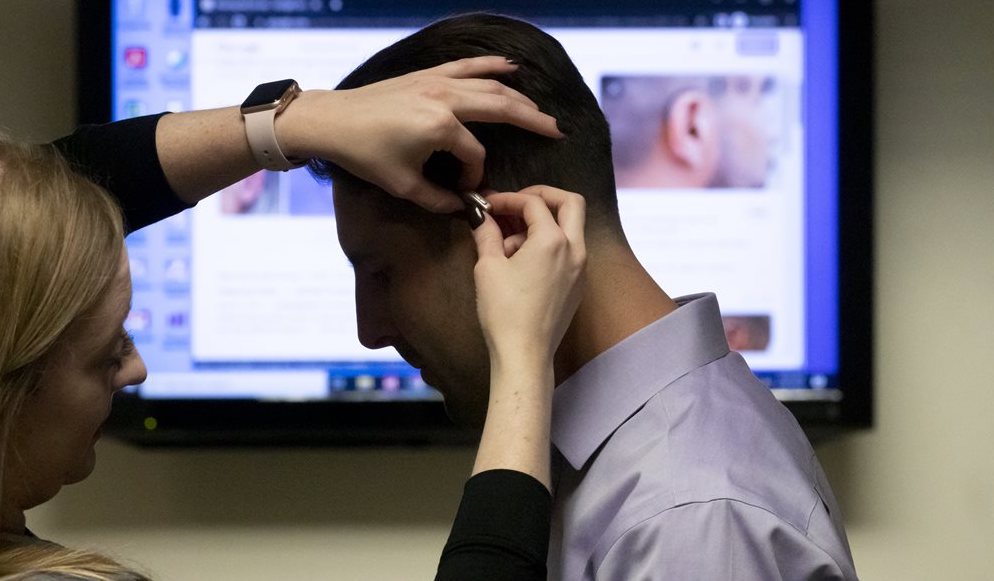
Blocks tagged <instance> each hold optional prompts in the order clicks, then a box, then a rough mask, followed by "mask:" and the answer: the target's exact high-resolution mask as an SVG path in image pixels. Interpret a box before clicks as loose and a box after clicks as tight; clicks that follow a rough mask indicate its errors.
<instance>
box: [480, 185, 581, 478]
mask: <svg viewBox="0 0 994 581" xmlns="http://www.w3.org/2000/svg"><path fill="white" fill-rule="evenodd" d="M487 200H488V201H490V203H491V204H493V213H494V214H495V215H498V216H501V217H503V218H504V219H508V218H509V219H510V221H511V222H518V223H522V224H523V225H524V230H523V231H521V232H515V233H511V234H510V235H509V236H507V237H505V235H504V233H503V232H502V231H501V228H500V226H498V225H497V222H496V221H495V220H494V218H493V217H491V216H486V217H485V220H484V222H483V224H481V225H480V226H479V227H478V228H477V229H476V230H475V231H474V232H473V237H474V239H475V241H476V246H477V252H478V254H479V259H478V260H477V263H476V268H475V270H474V277H475V279H476V297H477V312H478V314H479V317H480V324H481V325H482V327H483V334H484V337H485V338H486V342H487V346H488V348H489V350H490V401H489V405H488V408H487V420H486V423H485V424H484V427H483V435H482V437H481V439H480V448H479V451H478V452H477V456H476V463H475V464H474V466H473V474H478V473H480V472H483V471H485V470H493V469H498V468H502V469H509V470H518V471H520V472H524V473H526V474H530V475H531V476H533V477H535V478H536V479H538V480H539V481H540V482H541V483H542V484H544V485H545V486H546V488H549V487H550V483H551V478H550V474H549V445H550V444H549V430H550V418H551V414H552V391H553V388H554V383H555V378H554V374H553V368H552V364H553V358H554V356H555V353H556V349H557V348H558V346H559V342H560V341H561V340H562V338H563V335H564V334H565V332H566V329H567V328H569V324H570V322H571V321H572V319H573V315H574V314H575V313H576V309H577V307H578V305H579V304H580V297H581V294H582V293H581V287H582V280H583V270H584V266H585V263H586V247H585V246H584V237H583V225H584V220H585V203H584V200H583V198H582V197H581V196H579V195H577V194H573V193H570V192H565V191H563V190H559V189H556V188H551V187H548V186H533V187H530V188H526V189H524V190H522V191H521V192H519V193H503V194H492V195H490V196H488V197H487Z"/></svg>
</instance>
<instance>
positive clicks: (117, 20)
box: [81, 0, 869, 440]
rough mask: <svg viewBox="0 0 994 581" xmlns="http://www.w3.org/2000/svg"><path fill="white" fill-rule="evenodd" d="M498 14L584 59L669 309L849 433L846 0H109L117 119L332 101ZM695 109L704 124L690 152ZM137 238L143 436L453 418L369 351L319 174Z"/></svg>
mask: <svg viewBox="0 0 994 581" xmlns="http://www.w3.org/2000/svg"><path fill="white" fill-rule="evenodd" d="M85 5H89V3H83V4H81V6H85ZM81 9H82V10H86V8H81ZM481 9H483V10H486V11H490V12H497V13H503V14H507V15H511V16H517V17H521V18H524V19H526V20H529V21H531V22H533V23H535V24H537V25H539V26H541V27H542V28H543V29H544V30H546V31H547V32H549V33H550V34H551V35H552V36H554V37H555V38H556V39H558V40H559V41H560V42H561V43H562V45H563V46H564V48H565V49H566V51H567V52H568V53H569V55H570V56H571V57H572V59H573V61H574V62H575V63H576V66H577V68H578V69H579V70H580V72H581V74H582V75H583V77H584V79H585V80H586V82H587V84H588V85H589V87H590V89H591V90H592V91H593V93H594V95H595V96H596V97H597V99H598V101H599V103H600V104H601V107H602V109H603V110H604V112H605V115H606V117H607V119H608V122H609V124H610V127H611V138H612V144H613V154H614V160H613V161H614V166H615V173H616V178H617V188H618V201H619V208H620V211H621V217H622V222H623V225H624V228H625V232H626V234H627V237H628V240H629V242H630V243H631V245H632V247H633V249H634V251H635V253H636V254H637V256H638V257H639V259H640V260H641V262H642V263H643V265H644V266H645V267H646V269H647V270H648V272H649V273H650V274H651V275H652V276H653V277H654V278H655V279H656V280H657V282H658V283H659V284H660V285H661V286H662V287H663V288H664V289H665V290H666V291H667V293H668V294H669V295H670V296H674V297H676V296H680V295H685V294H692V293H697V292H705V291H707V292H712V291H713V292H715V293H717V296H718V300H719V304H720V306H721V310H722V315H723V322H724V326H725V331H726V336H727V338H728V341H729V345H730V347H731V348H732V349H734V350H736V351H739V352H740V353H741V354H742V355H743V357H744V358H745V359H746V361H747V362H748V363H749V365H750V366H751V368H752V369H753V371H754V372H755V373H756V375H757V376H758V377H759V378H760V379H761V380H763V381H764V382H765V383H767V384H768V385H769V387H770V388H771V389H772V390H773V392H774V394H775V395H776V396H777V397H778V398H779V399H781V400H782V401H784V402H788V403H791V402H802V403H803V404H804V405H808V404H812V403H813V404H815V405H816V406H818V407H817V409H818V410H820V411H818V412H817V413H816V414H815V415H816V416H818V419H821V420H832V419H833V417H834V418H836V419H837V418H838V417H840V415H845V413H844V412H845V409H846V408H845V405H846V403H845V402H846V400H847V398H849V397H850V395H851V393H853V392H856V391H860V392H861V393H860V394H858V395H856V396H853V397H855V398H856V399H859V400H866V399H867V394H866V391H867V390H869V384H868V381H869V378H868V377H862V379H861V381H864V380H865V384H861V385H846V384H844V383H843V382H842V381H840V378H841V377H843V376H844V373H843V371H844V370H842V369H841V367H843V365H842V362H841V359H842V357H841V355H840V353H841V351H842V350H843V344H844V341H843V340H842V339H843V337H842V336H841V334H840V333H841V331H840V329H842V328H843V327H845V328H846V329H848V330H849V332H850V333H869V321H868V320H867V321H866V322H865V325H864V326H861V325H863V323H853V322H849V323H848V326H846V325H844V324H843V322H842V315H843V314H842V312H841V310H842V309H841V308H840V304H841V303H840V289H844V285H843V284H842V282H841V279H840V257H841V252H842V250H841V248H842V244H843V242H841V241H840V232H843V231H844V229H843V228H842V227H841V225H840V203H842V204H845V203H846V201H845V199H844V197H845V193H844V192H842V191H841V188H840V171H841V169H840V168H841V167H842V164H841V163H840V155H843V156H844V155H846V154H847V152H846V150H845V144H843V143H840V127H841V125H842V124H841V123H840V111H839V108H840V94H841V90H840V78H839V70H840V66H839V63H840V54H841V50H842V47H841V46H840V30H841V27H840V21H839V6H838V5H837V2H836V0H735V1H731V0H728V1H723V0H695V1H687V2H651V3H649V2H634V1H628V2H624V1H623V2H612V3H602V2H587V1H583V2H542V3H536V2H491V3H488V4H486V5H484V4H481V3H479V2H460V1H457V0H451V1H436V0H428V1H424V2H417V3H414V2H411V3H406V2H386V1H358V0H354V1H350V0H330V1H328V0H161V1H158V0H114V1H112V2H110V4H109V7H108V15H107V16H109V20H110V22H109V25H108V27H107V30H109V34H108V35H107V37H108V38H107V42H108V46H109V53H110V57H111V58H110V63H107V64H108V66H109V71H110V75H109V81H110V82H109V85H110V86H109V92H108V94H109V103H108V105H109V110H110V114H111V117H112V118H113V119H125V118H129V117H135V116H140V115H145V114H151V113H156V112H160V111H165V110H168V111H186V110H192V109H205V108H212V107H222V106H230V105H236V104H238V103H240V102H241V101H242V100H243V99H244V97H245V96H246V95H248V94H249V92H251V90H252V89H253V88H254V87H255V86H256V85H257V84H259V83H263V82H267V81H272V80H277V79H284V78H293V79H296V80H297V81H298V82H299V84H300V85H301V86H302V87H303V88H304V89H317V88H322V89H330V88H333V87H334V86H335V85H336V84H337V82H338V81H339V80H341V79H342V78H343V77H344V76H345V75H347V74H348V73H349V72H351V71H352V70H353V69H354V68H355V67H356V66H358V65H359V64H361V63H362V62H363V61H364V60H365V59H367V58H368V57H369V56H371V55H372V54H374V53H375V52H376V51H378V50H379V49H381V48H383V47H385V46H387V45H389V44H391V43H393V42H395V41H397V40H399V39H400V38H403V37H404V36H406V35H408V34H410V33H412V32H414V31H415V30H417V29H418V28H419V27H421V26H424V25H426V24H428V23H430V22H432V21H433V20H436V19H438V18H440V17H444V16H446V15H451V14H456V13H460V12H467V11H474V10H481ZM90 36H92V33H91V34H90ZM84 74H85V73H84ZM866 82H867V83H868V82H869V81H866ZM691 116H696V117H695V119H699V120H700V119H703V120H704V125H700V126H699V130H698V131H697V133H695V134H694V135H693V136H692V137H693V138H688V137H687V134H688V132H687V131H681V127H683V125H681V124H687V123H689V121H688V119H689V117H691ZM357 139H361V136H358V137H357ZM863 146H865V144H863ZM867 186H868V184H867ZM859 193H860V192H857V193H856V194H859ZM127 244H128V250H129V254H130V260H131V271H132V277H133V287H134V298H133V310H132V312H131V315H130V316H129V318H128V320H127V322H126V327H127V328H128V330H129V331H130V332H131V333H132V334H133V335H134V337H135V341H136V344H137V346H138V348H139V349H140V350H141V353H142V355H143V357H144V358H145V361H146V363H147V365H148V368H149V375H148V379H147V380H146V381H145V382H144V383H143V384H141V385H139V386H135V387H133V388H129V389H128V391H127V393H125V394H123V398H122V399H131V400H132V404H133V403H134V401H141V402H142V406H141V407H140V410H141V411H140V412H139V413H137V415H135V411H134V410H135V409H137V408H135V407H134V406H133V405H132V406H131V407H129V406H128V405H125V406H120V407H121V409H123V410H124V411H122V412H121V413H122V414H131V415H132V416H134V417H126V418H123V420H122V421H124V422H125V423H127V424H128V425H131V426H132V427H136V428H138V432H141V431H142V430H144V432H155V431H157V430H159V431H166V430H167V429H168V428H169V425H166V424H167V423H169V422H165V423H164V422H162V421H161V418H160V417H159V415H157V413H156V411H155V410H156V409H166V408H163V407H162V406H163V405H167V404H168V405H175V404H182V405H188V406H195V405H197V402H198V401H199V402H201V404H206V403H207V402H210V405H211V406H214V407H213V408H211V409H214V410H217V413H216V414H214V416H215V420H216V421H217V422H219V423H224V422H228V421H231V422H234V423H236V424H237V423H238V420H237V417H236V416H237V415H238V413H237V411H233V410H238V409H239V408H238V406H239V405H243V404H246V403H250V402H254V403H253V405H256V404H258V405H262V406H265V404H280V406H279V407H280V408H281V409H288V406H291V405H296V406H298V407H299V406H306V405H308V404H325V405H326V404H334V405H335V406H337V407H339V408H342V406H346V405H349V404H364V405H365V409H371V410H373V411H372V412H370V413H371V415H370V416H369V417H370V420H369V421H370V422H372V424H376V423H377V419H376V417H377V416H376V413H377V412H376V409H377V408H376V407H375V406H374V407H372V408H370V404H383V405H381V407H380V409H386V407H385V406H387V405H389V404H401V407H398V408H397V409H403V407H402V405H403V404H404V403H409V404H410V403H417V404H420V405H427V406H434V407H438V408H439V409H440V406H441V396H440V395H439V394H438V393H437V392H436V391H435V390H434V389H432V388H431V387H430V386H429V385H426V384H425V382H424V381H423V380H422V378H421V377H420V375H419V372H418V370H416V369H414V368H412V367H410V366H409V365H407V364H406V363H405V362H404V361H403V360H402V359H401V358H400V356H399V355H398V354H397V353H396V352H395V351H393V350H392V349H381V350H368V349H366V348H364V347H363V346H361V345H360V344H359V341H358V339H357V336H356V335H357V333H356V318H355V306H354V288H353V273H352V269H351V265H350V264H349V261H348V260H347V259H346V257H345V256H344V254H343V253H342V250H341V248H340V246H339V244H338V242H337V238H336V227H335V213H334V206H333V204H332V185H331V184H328V183H321V182H318V181H316V180H315V179H313V178H312V176H311V175H310V174H309V173H308V172H307V171H306V170H295V171H290V172H285V173H283V172H265V171H263V172H259V173H257V174H255V175H252V176H250V177H248V178H246V179H245V180H242V181H241V182H239V183H237V184H234V185H232V186H230V187H228V188H225V189H224V190H222V191H221V192H219V193H217V194H216V195H214V196H211V197H210V198H208V199H206V200H204V201H202V202H200V203H199V204H198V205H197V206H196V207H195V208H193V209H191V210H188V211H186V212H183V213H181V214H179V215H176V216H174V217H172V218H169V219H167V220H165V221H163V222H161V223H159V224H155V225H152V226H149V227H147V228H145V229H143V230H140V231H138V232H135V233H132V234H131V235H130V236H129V237H128V239H127ZM864 367H865V366H864ZM865 371H866V370H865V369H864V370H861V372H865ZM864 375H865V373H864ZM225 402H229V404H230V405H227V406H226V405H225ZM791 405H793V404H792V403H791ZM156 406H159V407H158V408H156ZM863 407H865V405H864V406H863ZM809 408H810V405H809ZM172 409H176V408H172ZM202 409H204V408H202ZM342 409H348V408H342ZM355 409H358V408H355ZM129 410H130V411H129ZM832 410H834V411H832ZM854 413H855V414H856V416H852V414H854ZM868 413H869V412H868V408H867V409H863V410H861V411H859V412H853V411H852V409H851V408H850V416H851V417H850V419H852V418H853V417H857V416H858V417H859V418H862V419H858V421H863V422H865V421H867V420H868V415H867V414H868ZM173 423H175V422H173ZM182 423H183V422H182V421H180V422H179V424H182ZM139 425H140V428H139ZM186 427H187V428H189V426H186ZM328 428H329V429H334V426H328ZM372 428H373V429H375V425H374V426H372ZM313 429H316V428H314V427H313V426H312V430H313ZM187 435H188V436H189V433H188V434H187ZM193 439H194V440H195V439H196V438H193Z"/></svg>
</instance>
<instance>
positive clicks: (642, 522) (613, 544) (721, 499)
mask: <svg viewBox="0 0 994 581" xmlns="http://www.w3.org/2000/svg"><path fill="white" fill-rule="evenodd" d="M718 502H728V503H730V504H737V505H742V506H745V507H748V508H753V509H756V510H760V511H762V512H765V513H767V514H769V515H770V516H772V517H773V518H774V519H776V520H777V521H778V522H780V523H783V524H785V525H787V526H789V527H790V528H792V529H794V530H795V531H797V532H798V533H800V534H801V535H803V536H804V538H805V539H808V541H810V542H811V544H812V545H813V546H814V547H815V548H816V549H818V551H820V552H821V553H823V554H824V555H825V556H826V557H827V558H828V559H830V560H831V561H832V563H833V564H834V565H835V566H836V567H837V568H838V569H839V571H846V569H845V568H844V567H842V566H841V565H840V564H839V562H838V561H837V560H836V559H835V557H833V556H832V555H831V553H829V552H828V551H826V550H825V549H824V548H823V547H822V546H821V545H819V544H818V543H816V542H815V541H814V539H812V538H811V537H810V536H809V535H808V533H807V531H802V530H800V529H799V528H797V527H796V526H794V525H793V524H791V523H789V522H788V521H786V520H784V519H783V518H781V517H780V516H779V515H777V514H776V513H774V512H773V511H771V510H769V509H767V508H764V507H762V506H759V505H756V504H752V503H750V502H747V501H744V500H742V499H738V498H728V497H717V498H711V499H708V500H695V501H690V502H682V503H680V504H675V505H673V506H668V507H666V508H664V509H662V510H660V511H658V512H656V513H654V514H651V515H649V516H647V517H645V518H643V519H642V520H640V521H638V522H636V523H634V524H632V526H630V527H628V528H627V529H625V530H624V532H622V533H621V534H619V535H618V536H617V538H615V539H614V540H613V541H612V542H611V546H610V547H608V549H607V550H606V551H604V557H603V558H602V559H601V560H600V563H597V567H596V568H595V572H596V573H600V569H601V566H603V564H604V561H607V557H608V555H610V554H611V552H612V551H613V550H614V548H615V547H616V546H617V545H618V543H619V542H620V541H621V539H623V538H625V537H626V536H627V535H628V534H629V533H631V532H632V531H634V530H635V529H637V528H639V527H641V526H643V525H645V524H646V523H648V522H649V521H651V520H654V519H656V518H657V517H660V516H662V515H663V514H665V513H667V512H671V511H673V510H674V509H677V508H684V507H688V506H693V505H704V504H712V503H718ZM818 502H820V501H816V502H815V506H814V507H813V508H812V512H813V511H814V509H815V508H817V506H818ZM809 518H810V517H809Z"/></svg>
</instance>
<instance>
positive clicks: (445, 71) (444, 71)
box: [412, 56, 518, 79]
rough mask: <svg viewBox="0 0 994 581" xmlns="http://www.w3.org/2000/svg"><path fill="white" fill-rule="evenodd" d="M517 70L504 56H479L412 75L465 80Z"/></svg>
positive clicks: (516, 66)
mask: <svg viewBox="0 0 994 581" xmlns="http://www.w3.org/2000/svg"><path fill="white" fill-rule="evenodd" d="M517 68H518V65H516V64H514V63H512V62H510V61H508V60H507V59H506V58H504V57H502V56H478V57H469V58H464V59H459V60H454V61H451V62H447V63H445V64H441V65H438V66H436V67H432V68H430V69H424V70H422V71H418V72H416V73H412V74H413V75H419V76H430V75H439V76H443V77H450V78H453V79H465V78H470V77H485V76H489V75H499V74H506V73H510V72H512V71H514V70H516V69H517Z"/></svg>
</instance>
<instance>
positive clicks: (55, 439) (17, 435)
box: [3, 250, 146, 511]
mask: <svg viewBox="0 0 994 581" xmlns="http://www.w3.org/2000/svg"><path fill="white" fill-rule="evenodd" d="M130 307H131V274H130V271H129V269H128V256H127V251H126V250H122V252H121V261H120V264H119V266H118V270H117V272H116V273H115V276H114V280H113V282H112V283H111V286H110V290H109V292H108V293H107V294H106V295H105V296H104V298H103V302H102V303H100V304H99V305H98V306H97V308H96V309H95V310H94V311H93V312H91V313H90V314H89V315H86V316H84V317H82V318H81V319H79V320H77V321H75V322H73V323H72V325H71V326H70V327H69V329H67V331H66V334H65V337H64V339H63V340H62V341H61V342H60V344H59V345H57V346H56V347H55V350H54V352H53V353H52V357H51V360H50V361H51V363H49V365H48V366H47V367H46V369H45V370H44V372H43V374H42V378H41V382H40V385H39V386H38V389H37V390H36V391H35V392H34V393H33V394H32V395H31V396H30V397H29V398H28V399H27V400H25V402H24V407H23V408H22V410H21V413H20V414H18V418H17V420H16V421H15V423H14V433H13V434H12V444H13V450H12V452H13V454H12V457H11V458H10V459H9V461H10V463H9V464H8V466H7V470H6V471H5V474H4V492H3V497H4V504H5V505H7V506H5V507H4V508H5V511H6V510H10V508H11V507H10V506H9V504H8V503H9V502H16V503H17V506H16V508H17V509H20V510H26V509H28V508H30V507H32V506H36V505H37V504H40V503H42V502H45V501H46V500H48V499H50V498H51V497H53V496H54V495H55V494H56V493H57V492H58V491H59V488H61V487H62V485H63V484H72V483H74V482H79V481H80V480H83V479H84V478H86V477H87V476H89V475H90V472H92V471H93V467H94V463H95V461H96V455H95V451H94V445H95V444H96V442H97V439H99V437H100V431H101V430H100V426H101V425H102V424H103V423H104V421H105V420H106V419H107V416H108V414H109V413H110V406H111V398H112V396H113V395H114V393H115V392H116V391H118V390H119V389H121V388H123V387H125V386H127V385H133V384H137V383H141V382H143V381H144V380H145V375H146V371H145V362H144V361H142V358H141V356H140V355H139V354H138V351H137V350H136V349H135V346H134V344H133V343H132V341H131V339H130V338H129V337H128V336H127V334H126V333H125V331H124V319H125V317H126V316H127V314H128V311H129V310H130Z"/></svg>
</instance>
